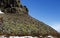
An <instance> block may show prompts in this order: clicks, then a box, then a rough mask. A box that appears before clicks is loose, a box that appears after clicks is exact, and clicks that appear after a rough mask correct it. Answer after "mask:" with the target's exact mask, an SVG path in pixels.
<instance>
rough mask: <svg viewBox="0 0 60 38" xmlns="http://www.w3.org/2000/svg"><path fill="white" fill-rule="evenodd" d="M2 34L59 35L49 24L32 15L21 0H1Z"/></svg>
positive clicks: (0, 18)
mask: <svg viewBox="0 0 60 38" xmlns="http://www.w3.org/2000/svg"><path fill="white" fill-rule="evenodd" d="M0 10H1V11H2V12H3V13H4V14H0V35H6V36H40V35H41V36H48V35H52V36H58V35H59V34H58V32H57V31H56V30H55V29H53V28H51V27H50V26H48V25H47V24H45V23H43V22H41V21H39V20H37V19H35V18H33V17H31V16H30V15H29V14H28V12H29V11H28V9H27V7H26V6H23V5H22V4H21V3H20V0H0Z"/></svg>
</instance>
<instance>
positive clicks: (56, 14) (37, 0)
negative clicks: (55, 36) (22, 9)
mask: <svg viewBox="0 0 60 38" xmlns="http://www.w3.org/2000/svg"><path fill="white" fill-rule="evenodd" d="M21 2H22V4H23V5H26V6H27V8H28V9H29V15H31V16H32V17H34V18H36V19H38V20H40V21H42V22H44V23H46V24H48V25H50V26H51V27H53V28H54V29H56V30H57V31H59V32H60V27H59V26H60V0H21Z"/></svg>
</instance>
